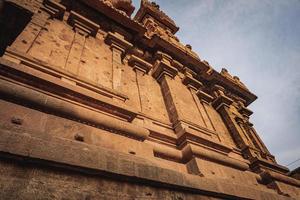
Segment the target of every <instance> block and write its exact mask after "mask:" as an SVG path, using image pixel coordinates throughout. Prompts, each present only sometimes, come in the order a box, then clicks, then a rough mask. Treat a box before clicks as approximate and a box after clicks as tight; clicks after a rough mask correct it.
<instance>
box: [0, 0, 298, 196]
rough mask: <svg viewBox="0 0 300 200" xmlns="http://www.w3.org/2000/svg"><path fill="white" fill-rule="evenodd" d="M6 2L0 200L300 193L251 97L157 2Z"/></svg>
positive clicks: (0, 44)
mask: <svg viewBox="0 0 300 200" xmlns="http://www.w3.org/2000/svg"><path fill="white" fill-rule="evenodd" d="M1 5H2V7H1V8H0V18H1V19H5V18H7V19H8V18H9V20H0V27H3V28H2V29H0V36H1V37H2V38H1V41H0V49H1V55H0V56H1V58H0V199H86V200H87V199H109V200H111V199H122V200H123V199H124V200H129V199H130V200H132V199H145V200H146V199H147V200H150V199H151V200H154V199H157V200H158V199H166V200H196V199H197V200H199V199H272V200H273V199H299V198H300V192H299V188H300V184H299V180H297V179H299V177H298V176H297V173H288V169H287V168H285V167H284V166H281V165H279V164H278V163H277V162H276V160H275V158H274V156H273V155H272V154H271V153H270V152H269V151H268V149H267V147H266V146H265V145H264V143H263V142H262V140H261V139H260V137H259V135H258V134H257V132H256V131H255V129H254V127H253V124H252V123H251V122H250V115H251V114H252V111H251V110H249V109H248V108H247V106H248V105H249V104H250V103H252V102H253V101H254V100H255V99H256V96H255V95H254V94H252V93H251V92H250V91H249V89H248V88H247V87H246V86H245V85H244V84H243V83H242V82H241V81H240V80H239V78H238V77H235V76H232V75H230V74H229V72H228V71H227V70H226V69H223V70H222V71H221V72H220V73H219V72H217V71H215V70H214V69H213V68H212V67H211V66H210V65H209V63H208V62H206V61H202V60H201V59H200V58H199V56H198V55H197V54H196V53H195V52H193V51H192V48H191V45H184V44H182V43H181V42H180V41H179V39H178V38H177V37H176V36H175V33H176V32H177V31H178V29H179V28H178V27H177V26H176V24H175V22H174V21H173V20H172V19H171V18H169V17H168V16H167V15H166V14H165V13H164V12H162V11H161V10H160V9H159V6H158V5H157V4H155V3H151V2H149V1H147V0H143V1H142V3H141V7H140V8H139V11H138V12H137V14H136V16H135V17H134V18H133V19H132V18H130V17H129V16H130V15H131V14H132V12H133V6H132V5H131V1H123V0H122V1H111V0H105V1H96V0H78V1H71V0H64V1H60V0H44V1H42V0H27V1H18V0H11V1H4V3H1ZM20 16H21V17H20ZM20 18H22V19H20ZM17 19H19V20H17ZM14 20H15V21H16V20H17V21H16V23H11V22H12V21H14Z"/></svg>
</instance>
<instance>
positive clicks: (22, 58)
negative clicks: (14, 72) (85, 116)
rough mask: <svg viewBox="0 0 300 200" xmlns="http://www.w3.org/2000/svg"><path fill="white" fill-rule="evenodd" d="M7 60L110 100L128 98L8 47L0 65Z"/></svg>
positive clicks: (124, 99)
mask: <svg viewBox="0 0 300 200" xmlns="http://www.w3.org/2000/svg"><path fill="white" fill-rule="evenodd" d="M8 59H9V60H11V59H12V60H14V63H18V64H21V65H22V64H23V65H25V66H27V67H30V68H33V69H37V70H39V71H42V72H44V73H46V74H49V75H51V76H54V77H59V78H65V79H66V80H70V81H72V82H75V83H76V85H78V86H80V87H83V88H85V89H88V90H92V91H95V92H97V93H99V94H101V95H104V96H107V97H110V98H116V99H118V100H121V101H126V100H128V96H127V95H125V94H123V93H121V92H118V91H116V90H113V89H111V88H108V87H104V86H103V85H100V84H97V83H96V82H94V81H91V80H88V79H87V78H85V77H82V76H80V75H75V74H73V73H71V72H68V71H67V70H65V69H62V68H59V67H56V66H53V65H49V64H48V63H45V62H43V61H41V60H38V59H36V58H34V57H32V56H30V55H28V54H25V53H22V52H20V51H18V50H17V49H14V48H11V47H8V48H7V49H6V52H5V55H4V57H3V58H0V63H1V64H2V63H3V64H4V65H9V64H8V62H10V61H8Z"/></svg>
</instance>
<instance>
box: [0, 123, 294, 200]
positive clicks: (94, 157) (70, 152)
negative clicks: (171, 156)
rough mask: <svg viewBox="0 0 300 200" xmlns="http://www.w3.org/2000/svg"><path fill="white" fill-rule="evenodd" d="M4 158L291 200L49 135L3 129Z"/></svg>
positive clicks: (0, 148) (227, 194) (228, 194)
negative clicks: (38, 135) (32, 134)
mask: <svg viewBox="0 0 300 200" xmlns="http://www.w3.org/2000/svg"><path fill="white" fill-rule="evenodd" d="M0 133H1V137H0V153H1V154H0V157H2V158H3V157H6V158H7V157H9V158H10V159H11V158H12V157H17V158H18V159H20V160H21V162H32V163H40V164H44V165H48V166H56V167H60V168H64V169H67V170H76V171H80V172H83V173H87V174H93V175H102V174H103V173H109V174H112V175H113V174H115V175H114V176H115V177H116V178H117V177H118V176H124V177H128V178H129V177H131V178H130V179H128V181H130V180H137V181H139V182H140V183H141V182H142V183H151V184H152V185H156V186H162V187H168V188H176V189H179V190H184V191H193V192H196V193H204V194H209V195H212V196H216V197H222V198H228V199H237V198H239V199H241V198H244V199H272V200H276V199H291V198H288V197H284V196H280V195H277V194H276V193H271V192H265V191H261V190H257V189H254V188H250V187H247V186H240V185H235V184H228V182H226V181H225V180H219V179H218V180H217V179H216V180H214V179H208V178H200V177H198V176H194V175H189V174H182V173H179V172H176V171H173V170H168V169H163V168H160V167H158V166H156V165H154V164H153V163H152V162H150V161H148V160H146V159H143V158H139V157H136V156H132V155H126V154H123V153H118V152H114V151H110V150H107V149H104V148H100V147H96V146H92V145H87V144H84V143H81V142H76V141H70V140H64V139H60V138H55V137H49V138H48V139H47V140H43V139H41V138H36V137H31V136H29V134H28V133H15V132H12V131H8V130H2V129H0Z"/></svg>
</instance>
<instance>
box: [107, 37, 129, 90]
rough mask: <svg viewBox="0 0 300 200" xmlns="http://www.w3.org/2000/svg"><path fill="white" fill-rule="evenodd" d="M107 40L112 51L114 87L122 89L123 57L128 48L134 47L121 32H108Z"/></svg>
mask: <svg viewBox="0 0 300 200" xmlns="http://www.w3.org/2000/svg"><path fill="white" fill-rule="evenodd" d="M105 42H106V43H107V44H108V45H110V48H111V51H112V75H113V80H112V88H113V89H115V90H120V89H121V88H120V87H121V80H122V58H123V56H124V53H125V52H126V51H127V49H129V48H130V47H132V44H131V43H129V42H128V41H126V40H125V38H124V36H122V35H121V34H119V33H111V32H109V33H108V34H107V36H106V38H105Z"/></svg>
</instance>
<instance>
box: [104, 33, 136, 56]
mask: <svg viewBox="0 0 300 200" xmlns="http://www.w3.org/2000/svg"><path fill="white" fill-rule="evenodd" d="M105 42H106V43H107V44H108V45H110V46H111V48H116V49H119V50H120V51H122V52H123V53H124V52H125V51H127V49H129V48H131V47H132V46H133V45H132V44H131V43H130V42H128V41H126V40H125V39H124V37H123V36H122V35H121V34H119V33H112V32H108V34H107V36H106V38H105Z"/></svg>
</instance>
